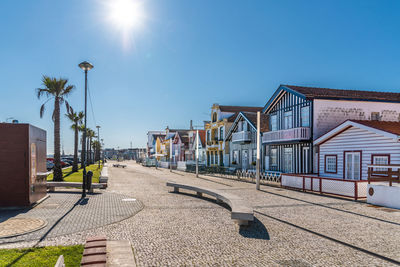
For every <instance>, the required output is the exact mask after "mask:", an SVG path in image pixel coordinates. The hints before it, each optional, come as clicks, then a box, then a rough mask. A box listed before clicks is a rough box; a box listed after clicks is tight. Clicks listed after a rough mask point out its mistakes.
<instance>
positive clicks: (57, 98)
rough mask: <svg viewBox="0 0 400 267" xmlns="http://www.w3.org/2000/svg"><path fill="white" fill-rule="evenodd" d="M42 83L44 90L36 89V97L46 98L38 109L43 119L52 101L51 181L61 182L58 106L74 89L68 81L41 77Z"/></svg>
mask: <svg viewBox="0 0 400 267" xmlns="http://www.w3.org/2000/svg"><path fill="white" fill-rule="evenodd" d="M42 83H43V86H44V88H38V89H36V91H37V97H38V99H40V98H41V97H42V96H43V95H45V96H46V97H47V100H46V102H44V103H43V105H42V106H41V107H40V117H41V118H42V117H43V114H44V110H45V104H46V103H47V102H48V101H50V100H52V99H54V110H53V116H52V118H53V122H54V174H53V181H62V180H63V177H62V170H61V160H60V105H61V104H63V103H64V102H66V100H65V99H66V97H67V96H68V95H69V94H70V93H71V92H72V90H73V89H74V88H75V86H73V85H67V83H68V79H62V78H60V79H57V78H50V77H48V76H45V75H44V76H43V78H42Z"/></svg>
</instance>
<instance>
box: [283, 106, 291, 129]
mask: <svg viewBox="0 0 400 267" xmlns="http://www.w3.org/2000/svg"><path fill="white" fill-rule="evenodd" d="M292 119H293V113H292V111H291V110H290V111H286V112H285V114H284V120H283V121H284V124H283V126H284V129H290V128H293V120H292Z"/></svg>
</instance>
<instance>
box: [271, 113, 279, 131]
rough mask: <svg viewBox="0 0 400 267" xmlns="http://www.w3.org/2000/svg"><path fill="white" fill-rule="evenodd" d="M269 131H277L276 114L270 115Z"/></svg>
mask: <svg viewBox="0 0 400 267" xmlns="http://www.w3.org/2000/svg"><path fill="white" fill-rule="evenodd" d="M270 120H271V121H270V122H271V131H277V130H278V121H277V116H276V115H272V116H271V119H270Z"/></svg>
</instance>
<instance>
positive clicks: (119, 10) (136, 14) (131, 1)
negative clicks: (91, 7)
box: [109, 0, 145, 31]
mask: <svg viewBox="0 0 400 267" xmlns="http://www.w3.org/2000/svg"><path fill="white" fill-rule="evenodd" d="M109 19H110V21H111V22H112V23H113V24H114V26H115V27H117V28H118V29H120V30H122V31H130V30H132V29H134V28H138V27H140V26H141V24H142V23H143V20H144V19H145V16H144V10H143V6H142V4H141V2H139V1H137V0H110V1H109Z"/></svg>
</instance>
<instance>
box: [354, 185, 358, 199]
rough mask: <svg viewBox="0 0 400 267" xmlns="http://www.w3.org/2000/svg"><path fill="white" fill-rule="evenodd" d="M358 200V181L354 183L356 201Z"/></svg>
mask: <svg viewBox="0 0 400 267" xmlns="http://www.w3.org/2000/svg"><path fill="white" fill-rule="evenodd" d="M357 199H358V184H357V181H354V200H357Z"/></svg>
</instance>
